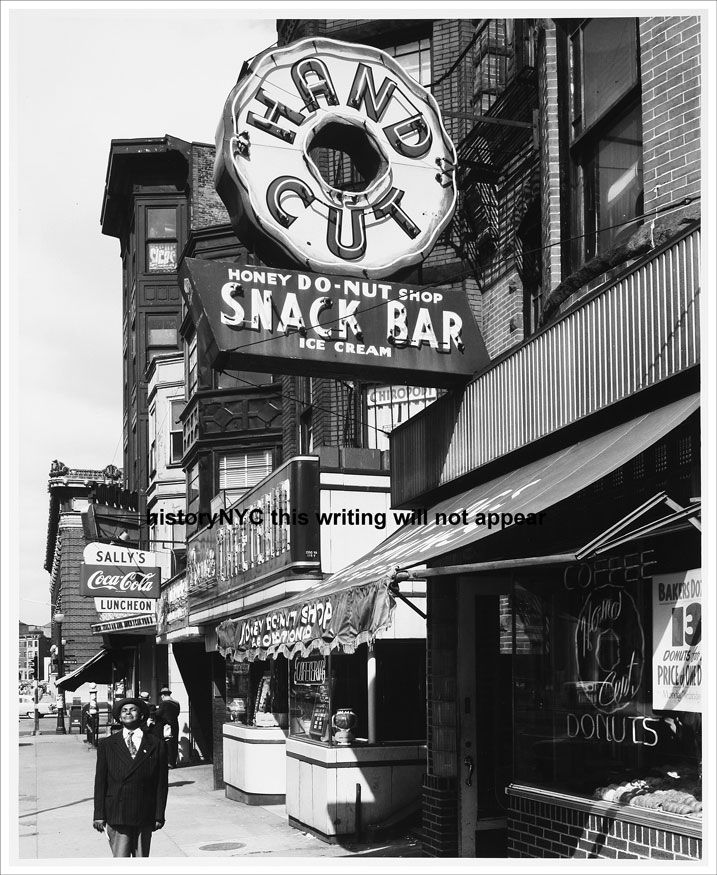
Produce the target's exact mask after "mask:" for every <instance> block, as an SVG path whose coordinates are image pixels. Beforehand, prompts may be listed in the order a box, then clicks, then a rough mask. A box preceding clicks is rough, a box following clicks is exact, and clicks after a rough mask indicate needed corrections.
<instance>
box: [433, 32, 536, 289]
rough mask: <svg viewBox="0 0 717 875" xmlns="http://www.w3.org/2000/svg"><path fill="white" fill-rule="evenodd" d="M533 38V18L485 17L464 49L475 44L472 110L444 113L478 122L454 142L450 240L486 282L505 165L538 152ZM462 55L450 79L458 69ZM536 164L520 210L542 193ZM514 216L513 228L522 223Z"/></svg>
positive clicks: (494, 244) (498, 219)
mask: <svg viewBox="0 0 717 875" xmlns="http://www.w3.org/2000/svg"><path fill="white" fill-rule="evenodd" d="M536 42H537V27H536V23H535V21H534V19H504V18H492V19H485V20H483V21H481V22H480V23H479V24H478V26H477V29H476V34H475V37H474V39H473V41H472V42H471V44H470V45H469V46H468V47H467V49H466V50H464V54H465V52H468V51H470V49H471V48H473V50H474V89H473V99H472V104H473V112H472V113H460V112H451V111H447V112H444V114H445V115H447V116H451V117H454V118H455V117H458V118H464V119H467V120H469V121H473V122H474V124H473V126H472V128H471V129H470V131H469V132H468V134H467V135H466V136H465V137H464V138H463V139H462V140H461V141H460V143H458V145H457V156H458V190H459V196H458V206H457V209H456V213H455V216H454V218H453V221H452V222H451V225H450V227H449V229H448V237H447V239H448V242H449V243H450V245H451V246H452V247H453V248H454V250H455V251H456V253H457V254H458V255H459V256H460V257H461V258H463V259H465V260H467V261H468V263H469V264H470V266H471V269H472V271H473V274H474V276H475V277H476V280H477V282H478V284H479V285H480V286H482V285H483V283H484V267H485V265H486V264H487V262H489V261H490V260H491V259H492V258H493V257H494V256H495V254H496V248H497V246H498V244H499V240H500V237H501V228H500V225H501V216H500V199H499V189H500V185H501V183H502V181H503V180H504V178H505V174H506V170H508V169H509V168H510V167H511V166H513V165H514V164H515V161H516V159H517V158H518V156H520V155H521V154H523V153H526V152H527V153H528V154H529V155H532V158H533V159H535V157H536V156H537V149H538V131H537V122H538V89H537V71H536V63H535V57H536ZM464 54H462V55H461V56H460V57H459V58H458V60H457V61H456V64H454V65H453V67H452V68H451V69H450V70H449V71H448V73H447V74H446V78H447V77H448V76H451V77H452V76H453V75H454V73H455V71H456V70H457V69H458V64H459V62H460V61H461V60H462V58H463V57H464ZM534 164H535V171H534V172H533V173H531V174H530V179H529V180H528V181H526V183H525V185H524V189H525V190H524V191H521V192H519V194H518V196H517V202H516V204H515V208H516V209H517V210H518V211H519V210H520V209H521V208H523V209H525V208H527V207H528V205H529V204H530V203H531V202H532V201H533V200H534V198H535V197H536V196H537V191H538V178H539V177H538V172H537V161H534ZM514 212H515V210H514ZM516 215H517V214H516ZM516 215H514V216H513V221H512V231H515V229H516V227H517V225H518V224H519V220H520V217H518V218H516Z"/></svg>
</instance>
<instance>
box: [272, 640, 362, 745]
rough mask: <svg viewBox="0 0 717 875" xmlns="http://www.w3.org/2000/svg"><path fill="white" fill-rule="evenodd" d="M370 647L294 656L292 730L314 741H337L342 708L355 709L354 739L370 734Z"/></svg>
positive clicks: (352, 734) (343, 709)
mask: <svg viewBox="0 0 717 875" xmlns="http://www.w3.org/2000/svg"><path fill="white" fill-rule="evenodd" d="M366 659H367V647H366V645H365V644H362V645H361V646H360V647H358V648H356V652H355V653H332V654H331V656H330V657H328V658H325V657H323V656H320V655H319V654H318V653H315V654H311V655H310V656H308V657H294V659H292V660H291V683H290V686H289V689H290V699H289V707H290V712H289V713H290V732H291V734H292V735H295V736H303V737H305V738H310V739H312V740H314V741H323V742H327V743H333V741H334V736H335V734H336V732H337V730H338V729H339V728H341V727H337V726H334V725H333V718H334V716H335V715H336V714H337V712H338V711H342V712H352V713H353V715H354V717H351V718H349V721H350V723H351V726H350V732H351V736H352V738H353V739H354V740H357V741H359V742H360V741H364V742H365V741H366V740H367V737H368V688H367V675H366Z"/></svg>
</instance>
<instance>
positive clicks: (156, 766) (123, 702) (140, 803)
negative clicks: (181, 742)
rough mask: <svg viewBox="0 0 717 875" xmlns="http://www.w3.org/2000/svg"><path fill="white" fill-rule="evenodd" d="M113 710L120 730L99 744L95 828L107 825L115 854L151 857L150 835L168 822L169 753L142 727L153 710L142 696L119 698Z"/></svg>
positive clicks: (98, 829)
mask: <svg viewBox="0 0 717 875" xmlns="http://www.w3.org/2000/svg"><path fill="white" fill-rule="evenodd" d="M112 711H113V714H114V717H115V719H118V720H119V722H120V723H121V725H122V730H121V731H120V732H116V733H115V734H114V735H110V736H109V737H107V738H103V739H102V740H101V741H100V743H99V745H98V747H97V769H96V771H95V811H94V820H93V822H92V826H93V827H94V828H95V829H96V830H97V831H98V832H102V831H103V830H104V828H105V826H106V827H107V836H108V838H109V840H110V847H111V848H112V856H113V857H148V856H149V846H150V843H151V841H152V833H153V832H154V831H155V830H157V829H161V828H162V827H163V826H164V810H165V807H166V804H167V752H166V749H165V745H164V744H163V743H162V742H161V741H159V740H158V739H157V738H156V737H155V736H154V735H152V733H151V732H145V731H144V730H143V729H142V726H141V720H142V718H145V719H146V718H147V716H148V714H149V709H148V708H147V705H146V704H145V702H143V701H142V700H141V699H120V701H118V702H116V703H115V706H114V708H113V709H112Z"/></svg>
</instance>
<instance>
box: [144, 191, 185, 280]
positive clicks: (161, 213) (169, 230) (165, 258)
mask: <svg viewBox="0 0 717 875" xmlns="http://www.w3.org/2000/svg"><path fill="white" fill-rule="evenodd" d="M146 247H147V249H146V252H147V273H160V272H161V273H165V272H168V271H174V270H176V269H177V249H178V247H177V209H176V207H147V236H146Z"/></svg>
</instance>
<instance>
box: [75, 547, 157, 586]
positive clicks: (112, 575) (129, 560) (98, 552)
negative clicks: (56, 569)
mask: <svg viewBox="0 0 717 875" xmlns="http://www.w3.org/2000/svg"><path fill="white" fill-rule="evenodd" d="M82 558H83V562H82V564H81V566H80V595H83V596H92V597H93V598H97V597H98V596H121V597H130V598H141V599H157V598H159V585H160V579H161V569H160V568H159V567H158V566H157V556H156V554H155V553H150V552H147V551H146V550H134V549H130V548H127V547H118V546H114V545H111V544H100V543H92V544H88V545H87V546H86V547H85V549H84V551H83V554H82Z"/></svg>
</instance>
